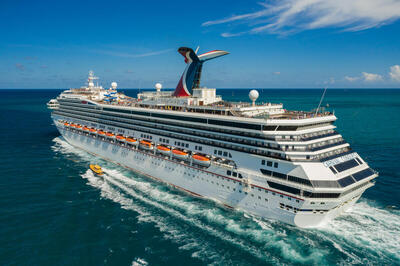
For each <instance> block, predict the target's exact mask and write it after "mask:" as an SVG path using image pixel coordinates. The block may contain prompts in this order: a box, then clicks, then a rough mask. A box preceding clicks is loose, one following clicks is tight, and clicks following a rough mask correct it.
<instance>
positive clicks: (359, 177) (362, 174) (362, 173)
mask: <svg viewBox="0 0 400 266" xmlns="http://www.w3.org/2000/svg"><path fill="white" fill-rule="evenodd" d="M373 174H374V171H372V169H371V168H367V169H365V170H362V171H360V172H357V173H355V174H353V177H354V179H356V180H357V181H360V180H362V179H364V178H367V177H369V176H371V175H373Z"/></svg>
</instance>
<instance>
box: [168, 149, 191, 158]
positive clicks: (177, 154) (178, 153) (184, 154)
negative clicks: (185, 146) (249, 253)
mask: <svg viewBox="0 0 400 266" xmlns="http://www.w3.org/2000/svg"><path fill="white" fill-rule="evenodd" d="M172 154H173V155H174V156H175V157H177V158H180V159H187V157H188V156H189V155H188V153H187V152H185V151H182V150H178V149H173V150H172Z"/></svg>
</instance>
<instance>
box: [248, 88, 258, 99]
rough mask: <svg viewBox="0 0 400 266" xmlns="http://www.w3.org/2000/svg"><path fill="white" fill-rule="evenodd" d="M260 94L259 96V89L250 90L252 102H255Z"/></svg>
mask: <svg viewBox="0 0 400 266" xmlns="http://www.w3.org/2000/svg"><path fill="white" fill-rule="evenodd" d="M258 96H259V94H258V91H257V90H251V91H250V92H249V98H250V100H251V101H252V102H255V101H256V100H257V98H258Z"/></svg>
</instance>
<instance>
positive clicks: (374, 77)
mask: <svg viewBox="0 0 400 266" xmlns="http://www.w3.org/2000/svg"><path fill="white" fill-rule="evenodd" d="M362 77H363V78H364V81H366V82H376V81H382V80H383V78H382V76H381V75H379V74H373V73H367V72H362Z"/></svg>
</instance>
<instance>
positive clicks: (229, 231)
mask: <svg viewBox="0 0 400 266" xmlns="http://www.w3.org/2000/svg"><path fill="white" fill-rule="evenodd" d="M59 92H60V91H59V90H0V97H1V104H0V118H1V120H0V121H1V123H0V128H1V130H0V136H1V137H0V147H1V149H0V156H1V157H0V159H1V160H0V264H1V265H160V264H169V265H199V264H200V265H202V264H234V265H261V264H263V265H266V264H267V265H268V264H284V265H301V264H303V265H304V264H306V265H321V264H324V265H338V264H339V265H343V264H346V265H347V264H356V265H361V264H362V265H376V264H381V265H396V264H397V265H399V264H400V241H399V240H400V210H399V208H400V196H399V195H400V193H399V191H400V190H399V189H400V174H399V170H398V168H397V166H399V160H400V140H399V137H400V90H386V89H374V90H333V89H332V90H328V91H327V94H326V97H325V100H324V102H323V105H324V106H325V105H326V104H329V106H330V109H331V110H334V111H335V114H336V115H337V116H338V118H339V119H338V121H337V125H338V130H339V132H340V133H341V134H342V135H343V136H344V137H345V139H346V140H347V141H348V142H349V143H350V144H351V146H352V147H353V149H355V150H356V151H357V152H358V153H359V154H360V155H361V156H362V157H363V158H364V159H365V160H366V161H367V162H368V163H369V164H370V165H371V167H372V168H374V169H375V170H377V171H379V172H380V177H379V178H378V179H377V180H376V186H374V187H372V188H370V189H369V190H368V191H367V192H366V193H365V194H364V195H363V196H362V198H361V200H360V201H359V202H358V203H357V204H355V206H354V207H353V209H352V210H351V211H350V212H349V213H346V214H345V215H343V216H341V217H340V218H338V219H336V220H334V221H332V222H330V223H329V224H327V225H325V226H323V227H321V228H316V229H299V228H295V227H293V226H289V225H286V224H283V223H281V222H278V221H269V220H263V219H260V218H257V217H252V216H250V215H248V214H245V213H243V212H238V211H232V210H228V209H226V208H224V207H222V206H219V205H218V204H216V203H214V202H213V201H209V200H204V199H198V198H193V197H191V196H189V195H188V194H186V193H184V192H181V191H178V190H176V189H174V188H171V187H169V186H166V185H164V184H161V183H157V182H156V181H153V180H149V179H148V178H146V177H143V176H141V175H138V174H135V173H133V172H131V171H128V170H126V169H124V168H122V167H120V166H117V165H113V164H111V163H109V162H106V161H103V160H101V159H98V158H95V157H93V156H92V155H90V154H88V153H86V152H83V151H81V150H79V149H77V148H74V147H72V146H70V145H69V144H68V143H66V142H65V141H64V140H63V139H62V138H61V137H60V136H59V134H58V132H57V130H56V128H55V127H54V125H52V123H51V120H50V112H49V111H48V110H47V109H46V105H45V104H46V102H47V101H48V100H49V99H51V98H53V97H55V96H57V95H58V94H59ZM136 92H137V91H136V90H126V93H127V94H128V95H131V96H134V95H135V94H136ZM218 94H221V95H223V97H224V98H225V99H229V100H234V101H247V100H248V97H247V94H248V90H231V89H224V90H219V91H218ZM321 94H322V91H321V90H260V99H259V101H264V102H282V103H284V106H285V108H286V109H306V110H310V109H313V108H315V107H316V106H317V105H318V102H319V99H320V96H321ZM92 162H95V163H99V164H101V165H102V166H104V168H105V169H106V170H107V175H106V176H105V177H104V180H103V179H100V178H97V177H95V176H93V174H92V173H91V172H90V171H88V165H89V163H92Z"/></svg>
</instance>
